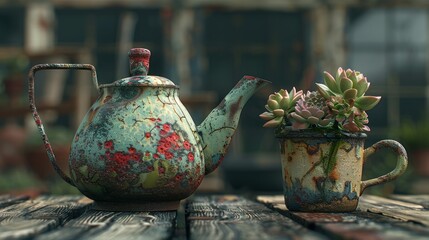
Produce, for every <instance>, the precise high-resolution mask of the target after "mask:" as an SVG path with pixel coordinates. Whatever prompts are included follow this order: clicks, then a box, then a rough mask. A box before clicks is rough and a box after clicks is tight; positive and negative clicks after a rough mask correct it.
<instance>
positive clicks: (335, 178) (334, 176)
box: [329, 168, 340, 181]
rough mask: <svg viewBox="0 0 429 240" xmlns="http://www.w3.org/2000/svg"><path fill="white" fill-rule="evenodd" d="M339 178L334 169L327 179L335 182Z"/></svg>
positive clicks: (336, 170)
mask: <svg viewBox="0 0 429 240" xmlns="http://www.w3.org/2000/svg"><path fill="white" fill-rule="evenodd" d="M339 178H340V174H339V173H338V169H337V168H334V170H332V171H331V173H330V174H329V179H331V180H333V181H336V180H338V179H339Z"/></svg>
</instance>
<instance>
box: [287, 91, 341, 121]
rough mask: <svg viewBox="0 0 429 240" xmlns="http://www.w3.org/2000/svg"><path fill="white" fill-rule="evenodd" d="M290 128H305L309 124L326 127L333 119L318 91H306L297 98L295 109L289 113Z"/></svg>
mask: <svg viewBox="0 0 429 240" xmlns="http://www.w3.org/2000/svg"><path fill="white" fill-rule="evenodd" d="M290 118H291V121H292V129H306V128H309V127H310V126H311V125H313V126H316V127H322V128H324V127H328V126H330V125H331V124H333V121H334V119H333V118H332V116H331V115H330V114H329V107H328V105H327V104H326V100H325V99H324V98H323V97H322V95H320V93H319V92H316V91H313V92H307V94H305V95H303V96H302V97H301V99H299V100H298V101H297V103H296V106H295V111H294V112H291V113H290Z"/></svg>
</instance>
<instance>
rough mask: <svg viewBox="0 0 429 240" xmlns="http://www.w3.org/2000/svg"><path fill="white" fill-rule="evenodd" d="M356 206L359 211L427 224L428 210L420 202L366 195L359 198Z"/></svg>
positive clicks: (428, 219)
mask: <svg viewBox="0 0 429 240" xmlns="http://www.w3.org/2000/svg"><path fill="white" fill-rule="evenodd" d="M358 208H359V209H360V210H361V211H368V212H372V213H378V214H382V215H385V216H389V217H392V218H396V219H400V220H402V221H411V222H417V223H420V224H423V225H426V226H429V211H428V210H426V209H425V208H424V207H423V206H422V205H420V204H415V203H410V202H403V201H398V200H392V199H387V198H382V197H377V196H369V195H366V196H365V197H362V198H361V199H360V201H359V206H358Z"/></svg>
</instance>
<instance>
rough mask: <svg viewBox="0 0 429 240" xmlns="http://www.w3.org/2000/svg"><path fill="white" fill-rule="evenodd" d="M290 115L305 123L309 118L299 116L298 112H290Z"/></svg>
mask: <svg viewBox="0 0 429 240" xmlns="http://www.w3.org/2000/svg"><path fill="white" fill-rule="evenodd" d="M290 116H291V117H292V118H293V119H294V120H295V121H298V122H301V123H304V122H306V121H307V120H306V119H305V118H303V117H301V116H299V115H298V114H296V113H294V112H293V113H291V114H290Z"/></svg>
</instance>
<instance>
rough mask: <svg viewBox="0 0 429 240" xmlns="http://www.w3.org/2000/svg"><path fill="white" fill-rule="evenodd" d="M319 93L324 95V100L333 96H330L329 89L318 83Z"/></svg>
mask: <svg viewBox="0 0 429 240" xmlns="http://www.w3.org/2000/svg"><path fill="white" fill-rule="evenodd" d="M316 87H317V91H318V92H319V93H320V95H322V97H323V98H325V99H329V98H330V97H331V95H330V94H329V88H328V87H327V86H326V85H324V84H321V83H316Z"/></svg>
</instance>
